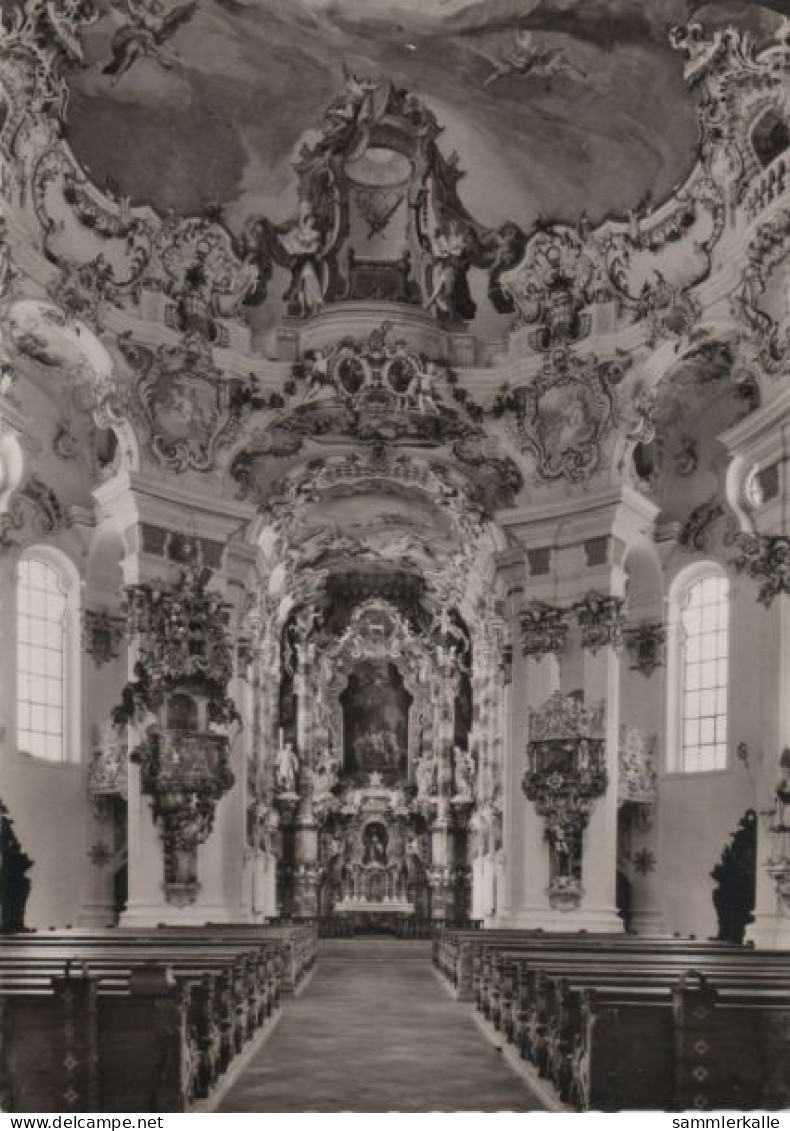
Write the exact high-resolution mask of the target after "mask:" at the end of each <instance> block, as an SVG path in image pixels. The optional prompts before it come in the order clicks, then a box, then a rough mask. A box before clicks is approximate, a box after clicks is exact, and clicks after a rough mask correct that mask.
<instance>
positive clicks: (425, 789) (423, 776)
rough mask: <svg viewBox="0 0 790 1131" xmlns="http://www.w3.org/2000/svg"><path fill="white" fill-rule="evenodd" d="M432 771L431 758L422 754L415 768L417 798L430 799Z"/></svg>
mask: <svg viewBox="0 0 790 1131" xmlns="http://www.w3.org/2000/svg"><path fill="white" fill-rule="evenodd" d="M434 770H435V767H434V763H433V758H432V757H431V756H430V755H429V754H423V756H422V757H421V758H419V759H418V761H417V765H416V768H415V776H416V778H417V796H418V797H430V796H431V794H432V793H433V783H434Z"/></svg>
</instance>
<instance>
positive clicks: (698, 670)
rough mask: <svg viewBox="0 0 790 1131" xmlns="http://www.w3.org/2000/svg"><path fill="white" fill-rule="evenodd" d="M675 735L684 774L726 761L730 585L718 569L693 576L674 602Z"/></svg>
mask: <svg viewBox="0 0 790 1131" xmlns="http://www.w3.org/2000/svg"><path fill="white" fill-rule="evenodd" d="M677 628H678V660H679V664H678V675H679V688H678V691H679V695H678V699H679V702H678V706H679V709H680V710H679V713H680V736H679V739H680V741H679V743H678V751H677V753H678V755H679V757H678V758H677V765H676V766H675V767H674V768H675V769H677V770H680V771H682V772H684V773H701V772H704V771H709V770H723V769H725V768H726V765H727V684H728V657H729V639H728V638H729V585H728V582H727V578H726V577H725V576H724V575H723V574H721V573H720V572H719V571H718V570H715V571H714V570H710V571H708V572H705V573H702V574H699V573H698V574H697V575H696V576H695V577H694V579H693V580H692V581H690V583H689V584H688V585H686V586H685V587H684V588H683V589H682V591H681V593H680V595H679V600H678V619H677Z"/></svg>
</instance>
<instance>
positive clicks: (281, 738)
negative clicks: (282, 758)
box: [277, 727, 285, 750]
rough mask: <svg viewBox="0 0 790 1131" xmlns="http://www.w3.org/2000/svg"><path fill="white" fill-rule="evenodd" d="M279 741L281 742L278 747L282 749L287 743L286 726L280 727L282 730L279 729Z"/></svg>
mask: <svg viewBox="0 0 790 1131" xmlns="http://www.w3.org/2000/svg"><path fill="white" fill-rule="evenodd" d="M278 742H279V745H278V747H277V749H278V750H282V748H283V746H284V744H285V728H284V727H280V730H279V733H278Z"/></svg>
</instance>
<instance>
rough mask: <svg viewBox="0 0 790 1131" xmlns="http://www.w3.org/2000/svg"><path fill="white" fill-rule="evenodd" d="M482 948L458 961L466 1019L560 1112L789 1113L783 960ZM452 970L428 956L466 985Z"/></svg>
mask: <svg viewBox="0 0 790 1131" xmlns="http://www.w3.org/2000/svg"><path fill="white" fill-rule="evenodd" d="M493 934H495V937H494V938H492V939H489V938H488V935H489V932H484V933H483V935H482V937H481V936H480V935H478V937H477V940H476V943H475V946H474V948H473V949H472V951H471V953H470V957H469V961H470V963H471V974H470V975H469V980H470V981H471V986H472V988H471V993H472V996H473V997H474V999H475V1008H476V1009H477V1010H478V1011H479V1015H480V1017H481V1018H482V1019H484V1024H486V1025H488V1026H490V1028H491V1029H492V1030H493V1031H494V1032H495V1033H497V1034H498V1039H500V1040H501V1039H504V1040H505V1041H506V1042H509V1043H510V1044H512V1046H513V1049H514V1050H515V1051H516V1052H517V1053H518V1055H519V1056H520V1057H521V1058H522V1059H523V1060H525V1061H526V1062H527V1063H528V1064H530V1065H532V1067H533V1069H534V1070H535V1072H536V1073H537V1075H538V1076H539V1077H542V1078H544V1079H545V1080H546V1081H547V1082H549V1083H550V1084H551V1085H552V1086H553V1088H554V1089H555V1094H556V1096H557V1097H558V1098H559V1100H561V1101H562V1102H563V1103H564V1104H566V1105H568V1106H569V1107H571V1108H573V1109H576V1110H579V1111H589V1110H602V1111H621V1110H634V1109H645V1110H686V1109H688V1108H699V1109H710V1108H717V1107H718V1108H721V1107H724V1108H728V1107H729V1108H735V1109H738V1110H749V1109H755V1108H765V1109H769V1110H779V1109H782V1108H785V1107H787V1106H788V1105H790V1061H789V1060H788V1056H787V1053H788V1049H790V954H788V953H786V952H756V951H753V950H751V949H749V948H742V947H733V946H727V945H722V944H718V943H698V942H696V941H695V940H674V939H673V940H667V939H661V940H645V939H640V940H637V939H634V938H618V937H613V936H608V937H603V936H601V937H594V936H570V935H568V936H547V935H540V934H537V935H528V934H526V933H525V932H522V933H521V936H520V937H519V934H518V932H510V933H505V932H502V933H500V932H495V933H493ZM456 941H458V940H456ZM458 957H459V949H458V948H457V947H456V948H452V947H450V948H444V947H435V949H434V958H435V961H436V964H437V968H439V969H440V970H442V973H443V974H445V976H448V970H449V976H448V980H450V981H452V975H453V974H455V976H456V978H458V977H459V973H460V979H461V980H463V976H464V973H463V967H462V966H460V964H459V962H458ZM448 963H449V966H448ZM459 967H460V969H459Z"/></svg>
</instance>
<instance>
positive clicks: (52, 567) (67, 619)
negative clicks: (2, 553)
mask: <svg viewBox="0 0 790 1131" xmlns="http://www.w3.org/2000/svg"><path fill="white" fill-rule="evenodd" d="M72 590H73V586H72V585H71V584H70V578H69V577H68V575H67V573H66V571H65V570H63V569H60V568H58V566H57V565H56V564H54V562H53V561H51V560H49V557H48V556H47V557H44V556H41V557H38V556H37V555H36V554H35V552H32V553H30V554H29V555H26V556H25V557H24V558H22V560H21V561H20V563H19V566H18V574H17V748H18V749H19V750H21V751H24V752H25V753H27V754H34V755H36V756H37V757H39V758H46V759H48V760H49V761H52V762H60V761H63V760H64V759H65V757H66V754H67V738H68V735H69V718H70V713H71V693H72V688H71V686H70V683H71V679H70V677H71V676H72V674H73V671H72V670H70V669H73V664H72V663H71V662H70V660H71V654H72V651H73V643H74V640H73V636H74V634H73V616H72V610H73V608H74V602H73V600H72V599H71V597H72Z"/></svg>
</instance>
